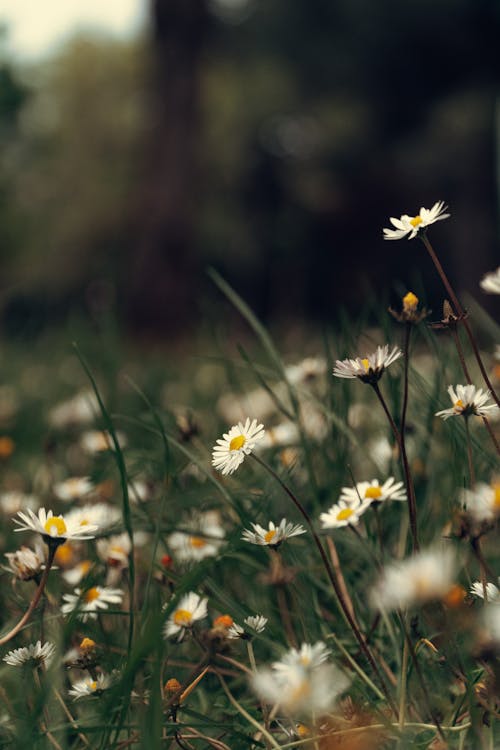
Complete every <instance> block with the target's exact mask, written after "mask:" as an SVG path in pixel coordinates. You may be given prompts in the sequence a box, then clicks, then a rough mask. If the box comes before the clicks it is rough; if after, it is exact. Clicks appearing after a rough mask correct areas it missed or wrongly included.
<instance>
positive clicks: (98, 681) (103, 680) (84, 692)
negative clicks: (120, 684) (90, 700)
mask: <svg viewBox="0 0 500 750" xmlns="http://www.w3.org/2000/svg"><path fill="white" fill-rule="evenodd" d="M110 685H111V677H110V675H107V674H99V675H97V677H96V678H95V679H94V678H93V677H85V678H84V679H83V680H80V681H79V682H75V684H74V685H73V687H72V688H71V690H68V695H70V696H71V697H72V698H73V700H75V701H76V700H78V699H79V698H86V697H87V696H89V695H100V694H101V693H102V691H103V690H107V689H108V688H109V687H110Z"/></svg>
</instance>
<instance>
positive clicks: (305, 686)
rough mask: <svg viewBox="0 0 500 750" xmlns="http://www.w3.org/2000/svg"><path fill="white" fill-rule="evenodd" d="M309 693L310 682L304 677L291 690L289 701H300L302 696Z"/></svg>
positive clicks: (305, 696) (304, 696)
mask: <svg viewBox="0 0 500 750" xmlns="http://www.w3.org/2000/svg"><path fill="white" fill-rule="evenodd" d="M310 694H311V683H310V681H309V680H307V679H304V680H302V682H301V683H300V684H299V685H297V687H296V688H295V689H294V690H292V694H291V696H290V701H291V702H292V703H293V702H295V701H300V700H302V699H304V698H307V696H308V695H310Z"/></svg>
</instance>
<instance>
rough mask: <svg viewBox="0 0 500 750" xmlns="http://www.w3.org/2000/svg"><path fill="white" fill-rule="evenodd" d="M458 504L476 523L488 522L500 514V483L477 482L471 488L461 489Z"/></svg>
mask: <svg viewBox="0 0 500 750" xmlns="http://www.w3.org/2000/svg"><path fill="white" fill-rule="evenodd" d="M460 504H461V506H462V507H463V508H464V509H465V511H466V512H467V513H468V514H469V516H470V517H471V518H472V519H473V521H475V522H476V523H479V524H481V523H490V522H492V521H494V520H495V518H497V517H498V516H499V515H500V484H493V485H489V484H486V483H485V482H478V483H477V484H476V485H474V487H472V489H470V490H468V489H463V490H462V491H461V493H460Z"/></svg>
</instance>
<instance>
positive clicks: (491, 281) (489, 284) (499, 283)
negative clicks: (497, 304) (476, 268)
mask: <svg viewBox="0 0 500 750" xmlns="http://www.w3.org/2000/svg"><path fill="white" fill-rule="evenodd" d="M479 286H480V287H481V289H483V290H484V291H485V292H487V293H488V294H500V266H498V268H497V270H496V271H491V273H487V274H485V276H483V278H482V279H481V281H480V282H479Z"/></svg>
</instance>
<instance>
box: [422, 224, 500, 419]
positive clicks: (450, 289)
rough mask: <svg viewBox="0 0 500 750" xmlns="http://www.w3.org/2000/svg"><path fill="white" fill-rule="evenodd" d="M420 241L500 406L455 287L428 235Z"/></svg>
mask: <svg viewBox="0 0 500 750" xmlns="http://www.w3.org/2000/svg"><path fill="white" fill-rule="evenodd" d="M420 239H421V240H422V242H423V243H424V246H425V248H426V250H427V252H428V253H429V255H430V256H431V259H432V262H433V263H434V265H435V266H436V270H437V272H438V274H439V276H440V277H441V281H442V282H443V284H444V287H445V289H446V291H447V293H448V294H449V295H450V299H451V301H452V302H453V305H454V306H455V310H456V312H457V314H458V317H459V318H460V320H461V321H462V323H463V324H464V328H465V330H466V332H467V336H468V337H469V341H470V344H471V346H472V351H473V352H474V356H475V358H476V361H477V364H478V365H479V369H480V370H481V375H482V376H483V380H484V382H485V383H486V386H487V387H488V389H489V390H490V391H491V395H492V396H493V398H494V400H495V401H496V403H497V405H498V406H500V399H499V398H498V396H497V394H496V393H495V389H494V388H493V386H492V384H491V381H490V379H489V377H488V373H487V372H486V369H485V367H484V364H483V360H482V359H481V355H480V353H479V348H478V346H477V343H476V339H475V338H474V334H473V333H472V329H471V327H470V325H469V321H468V320H467V317H466V315H465V313H464V310H463V308H462V306H461V304H460V302H459V300H458V297H457V295H456V294H455V292H454V291H453V287H452V286H451V284H450V282H449V281H448V277H447V276H446V274H445V272H444V269H443V266H442V265H441V263H440V262H439V258H438V257H437V255H436V253H435V251H434V248H433V247H432V245H431V243H430V242H429V239H428V237H427V235H426V234H425V233H424V234H421V235H420Z"/></svg>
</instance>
